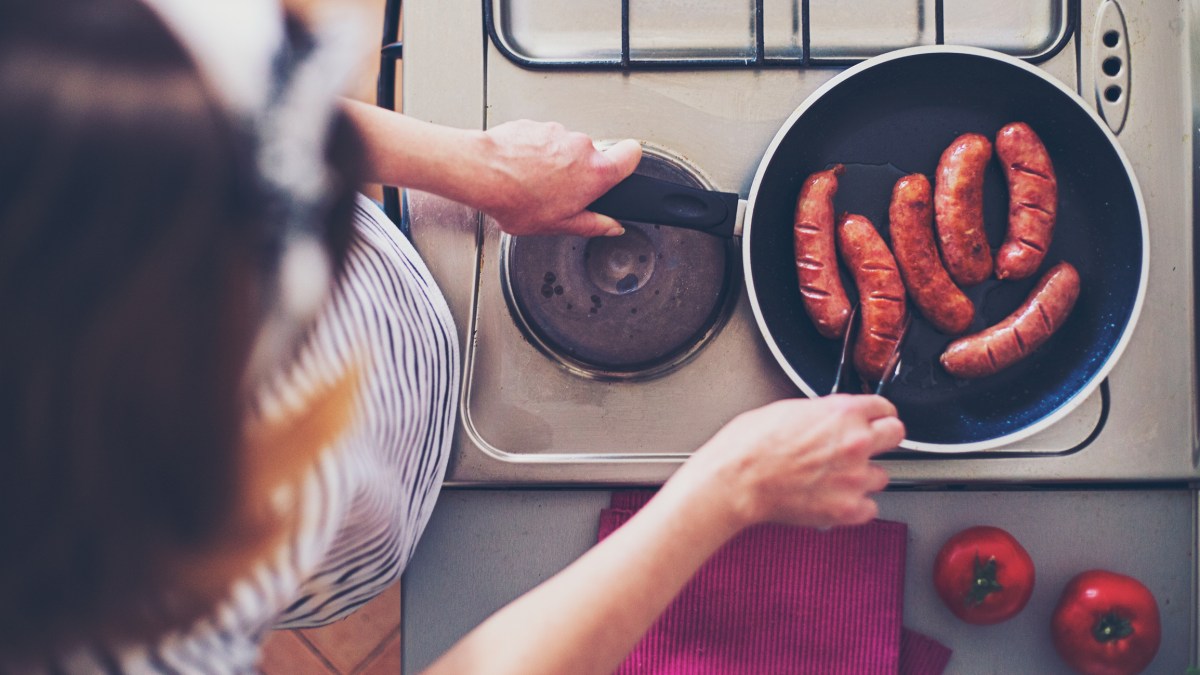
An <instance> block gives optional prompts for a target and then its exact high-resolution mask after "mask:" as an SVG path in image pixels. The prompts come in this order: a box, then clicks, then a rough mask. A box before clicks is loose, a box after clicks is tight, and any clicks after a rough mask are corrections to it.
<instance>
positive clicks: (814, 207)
mask: <svg viewBox="0 0 1200 675" xmlns="http://www.w3.org/2000/svg"><path fill="white" fill-rule="evenodd" d="M844 170H845V169H844V167H843V166H842V165H841V164H837V165H835V166H834V167H833V168H831V169H827V170H825V171H818V172H816V173H814V174H812V175H810V176H809V177H808V178H807V179H806V180H805V181H804V187H803V188H801V190H800V197H799V199H797V200H796V216H795V218H794V219H793V221H792V222H793V225H792V233H793V238H794V240H795V253H796V275H797V276H798V277H799V279H800V297H801V298H803V300H804V309H805V310H806V311H807V312H808V315H809V316H810V317H812V320H813V323H814V324H816V326H817V332H818V333H820V334H821V335H824V336H825V337H827V338H830V339H834V340H837V339H841V337H842V336H843V335H845V334H846V324H847V323H848V322H849V321H850V299H849V298H847V297H846V289H845V288H843V287H842V278H841V276H840V275H839V274H838V265H837V249H836V247H835V243H834V234H833V195H834V194H835V193H836V192H837V188H838V176H840V175H842V172H843V171H844Z"/></svg>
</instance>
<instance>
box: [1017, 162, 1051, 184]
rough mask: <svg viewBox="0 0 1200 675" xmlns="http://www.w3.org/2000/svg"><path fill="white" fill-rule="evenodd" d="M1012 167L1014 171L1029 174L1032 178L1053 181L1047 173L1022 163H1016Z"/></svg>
mask: <svg viewBox="0 0 1200 675" xmlns="http://www.w3.org/2000/svg"><path fill="white" fill-rule="evenodd" d="M1010 166H1011V167H1012V170H1013V171H1020V172H1021V173H1027V174H1029V175H1030V176H1037V177H1038V178H1041V179H1042V180H1046V181H1048V180H1053V179H1052V178H1051V177H1050V175H1049V174H1047V173H1046V172H1044V171H1038V170H1037V169H1034V168H1032V167H1030V166H1029V165H1027V164H1021V163H1020V162H1014V163H1013V164H1011V165H1010Z"/></svg>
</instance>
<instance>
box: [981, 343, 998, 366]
mask: <svg viewBox="0 0 1200 675" xmlns="http://www.w3.org/2000/svg"><path fill="white" fill-rule="evenodd" d="M985 347H986V350H985V351H987V355H988V361H990V362H991V363H992V368H994V369H998V368H999V367H1000V364H999V363H998V362H997V361H996V355H995V354H994V353H992V345H991V344H987V345H985Z"/></svg>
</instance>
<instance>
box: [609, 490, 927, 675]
mask: <svg viewBox="0 0 1200 675" xmlns="http://www.w3.org/2000/svg"><path fill="white" fill-rule="evenodd" d="M652 494H653V493H647V492H617V493H614V494H613V497H612V502H611V506H610V508H608V509H605V510H603V511H602V512H601V513H600V531H599V538H600V539H603V538H604V537H606V536H608V535H609V534H610V533H612V532H613V531H614V530H616V529H617V528H618V527H620V526H621V525H622V524H623V523H624V522H625V521H626V520H628V519H629V518H630V517H631V516H632V515H633V513H634V512H635V511H636V510H637V509H638V508H641V506H642V505H643V504H645V503H646V501H648V500H649V498H650V497H651V496H652ZM907 531H908V528H907V526H906V525H904V524H903V523H896V522H890V521H883V520H876V521H873V522H871V523H868V524H867V525H863V526H860V527H853V528H834V529H833V530H830V531H828V532H820V531H817V530H813V529H807V528H798V527H787V526H783V525H761V526H758V527H754V528H751V529H749V530H746V531H745V532H743V533H742V534H740V535H738V536H737V537H736V538H734V539H733V540H732V541H731V542H729V544H727V545H726V546H725V547H723V548H722V549H721V550H719V551H717V553H716V554H715V555H714V556H713V557H712V558H711V559H710V560H709V561H708V562H707V563H706V564H705V565H704V566H703V567H702V568H701V569H700V570H699V571H698V572H697V573H696V576H695V577H694V578H693V579H692V580H691V581H690V582H688V584H687V585H686V586H685V587H684V588H683V591H682V592H681V593H680V595H679V597H677V598H676V599H675V601H674V602H673V603H672V604H671V605H669V606H668V607H667V609H666V611H665V612H664V613H663V615H662V616H660V617H659V619H658V621H657V622H656V623H655V624H654V625H653V626H652V627H651V628H650V631H649V632H648V633H647V634H646V636H645V637H644V638H643V639H642V641H641V642H640V643H638V645H637V646H636V647H635V648H634V650H633V651H632V652H631V653H630V655H629V657H628V658H627V659H626V660H625V662H624V663H623V664H622V665H621V667H620V668H618V670H617V672H618V673H622V674H626V673H656V674H662V675H668V674H676V673H680V674H683V673H687V674H691V673H713V674H718V673H719V674H726V673H727V674H730V675H734V674H741V673H755V674H759V673H821V674H822V675H824V674H829V675H836V674H838V673H846V674H847V675H872V674H874V673H880V674H883V673H887V674H889V675H890V674H892V673H897V672H899V673H902V675H926V674H928V675H937V674H940V673H941V672H942V670H944V668H945V666H946V662H947V661H948V660H949V657H950V650H948V649H946V648H945V647H943V646H942V645H940V644H938V643H937V642H936V641H934V640H932V639H930V638H927V637H925V636H923V635H920V634H918V633H913V632H911V631H904V635H903V639H902V631H901V625H900V622H901V618H902V616H903V592H904V556H905V546H906V543H907Z"/></svg>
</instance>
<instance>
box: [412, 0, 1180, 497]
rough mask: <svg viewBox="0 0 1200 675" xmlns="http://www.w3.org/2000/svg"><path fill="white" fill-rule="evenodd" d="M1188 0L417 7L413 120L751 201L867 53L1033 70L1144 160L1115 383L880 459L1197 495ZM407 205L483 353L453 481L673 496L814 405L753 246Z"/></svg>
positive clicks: (902, 479) (477, 351)
mask: <svg viewBox="0 0 1200 675" xmlns="http://www.w3.org/2000/svg"><path fill="white" fill-rule="evenodd" d="M1195 4H1196V3H1195V2H1192V3H1169V2H1154V3H1133V2H1116V1H1114V0H1005V1H1004V2H999V1H995V0H993V1H990V2H989V1H986V0H972V1H968V0H955V1H954V2H947V1H944V0H932V1H925V0H908V1H900V0H878V1H875V2H869V1H864V2H856V3H853V8H851V7H850V4H849V3H845V2H842V3H839V2H837V1H836V0H736V1H734V0H708V1H706V2H697V1H687V2H685V1H683V0H657V1H655V2H649V1H647V0H589V1H588V2H582V1H581V2H572V3H561V2H555V1H554V0H482V2H481V0H439V1H438V2H409V3H406V6H405V24H406V26H408V30H407V31H406V35H405V41H404V80H403V81H404V87H405V111H406V113H408V114H409V115H412V116H415V117H418V118H421V119H426V120H429V121H433V122H437V123H440V124H447V125H451V126H458V127H466V128H488V127H492V126H496V125H498V124H501V123H503V122H506V121H509V120H514V119H520V118H530V119H540V120H555V121H559V122H561V123H563V124H565V125H566V126H567V127H568V128H572V129H575V130H579V131H583V132H585V133H587V134H589V135H591V136H592V137H593V138H595V139H597V140H601V141H608V140H615V139H621V138H627V137H632V138H637V139H639V140H641V141H642V142H643V144H644V147H645V149H646V153H645V159H644V160H643V162H642V165H641V167H639V172H641V173H647V174H650V175H654V176H658V177H664V178H669V179H671V180H675V181H676V182H682V183H688V184H691V185H695V186H700V187H706V188H711V189H717V190H721V191H726V192H737V193H740V194H741V195H742V196H743V197H745V196H746V195H747V194H748V192H749V189H750V185H751V182H752V179H753V177H754V173H755V170H756V169H757V167H758V164H759V161H760V159H761V158H762V153H763V152H764V150H765V149H766V148H767V147H768V145H769V144H770V142H771V139H772V137H773V136H774V135H775V133H776V132H777V131H778V129H779V128H780V126H781V125H782V124H783V123H784V121H785V120H786V119H787V118H788V116H789V115H790V114H791V113H792V112H793V110H795V108H796V107H797V106H798V105H799V104H800V103H801V102H802V101H803V100H804V99H805V98H806V97H807V96H808V95H809V94H811V93H812V92H813V91H814V90H816V89H817V88H818V87H820V86H821V85H822V84H823V83H825V82H827V81H828V80H829V79H830V78H832V77H834V76H835V75H837V74H838V73H839V72H841V71H842V70H844V69H845V68H846V67H848V66H849V65H851V64H853V63H856V62H858V61H860V60H862V59H864V58H868V57H870V56H873V55H876V54H880V53H884V52H887V51H890V50H893V49H897V48H903V47H910V46H917V45H931V44H943V43H945V44H964V45H972V46H978V47H985V48H991V49H996V50H999V51H1003V52H1005V53H1008V54H1010V55H1013V56H1016V57H1018V58H1022V59H1025V60H1027V61H1028V62H1030V63H1032V64H1035V65H1036V66H1038V67H1039V68H1041V69H1043V70H1044V71H1045V72H1046V73H1048V74H1049V75H1051V76H1052V77H1054V78H1057V79H1058V80H1060V81H1061V82H1063V83H1064V84H1065V85H1066V86H1068V87H1069V88H1071V89H1074V90H1075V91H1076V92H1078V93H1079V94H1080V95H1081V97H1082V98H1083V99H1084V100H1085V101H1088V102H1089V103H1090V104H1091V105H1093V106H1094V107H1095V108H1096V110H1097V112H1098V113H1100V114H1101V116H1102V117H1103V119H1104V120H1105V122H1106V123H1107V124H1108V125H1109V126H1110V128H1111V129H1112V130H1113V131H1114V133H1116V134H1117V137H1118V139H1119V141H1120V143H1121V146H1122V148H1123V150H1124V152H1125V153H1126V154H1127V155H1128V157H1129V159H1130V161H1131V163H1132V165H1133V167H1134V172H1135V174H1136V176H1137V178H1138V181H1139V183H1140V185H1141V188H1142V192H1143V197H1144V198H1145V202H1146V209H1147V213H1148V219H1149V229H1150V239H1149V250H1150V264H1149V280H1148V287H1147V296H1146V298H1147V299H1146V302H1145V304H1144V306H1143V308H1142V310H1141V316H1140V319H1139V322H1138V326H1137V329H1136V330H1135V332H1134V334H1133V337H1132V340H1131V341H1130V343H1129V345H1128V347H1127V348H1126V350H1125V352H1124V354H1123V356H1122V357H1121V359H1120V361H1119V362H1118V363H1117V365H1116V367H1115V368H1114V369H1113V371H1112V372H1111V373H1110V375H1109V377H1108V378H1107V379H1106V380H1105V382H1104V383H1103V384H1102V385H1101V387H1100V388H1099V389H1098V390H1097V391H1096V392H1095V393H1094V394H1093V395H1092V396H1090V397H1089V398H1088V399H1087V400H1085V401H1084V402H1083V404H1082V405H1080V406H1079V407H1078V408H1076V409H1075V410H1074V411H1073V412H1072V413H1071V414H1069V415H1067V416H1066V417H1065V418H1063V419H1062V420H1060V421H1058V422H1056V423H1054V424H1053V425H1051V426H1050V427H1048V428H1046V429H1044V430H1043V431H1040V432H1038V433H1037V434H1036V435H1034V436H1031V437H1029V438H1025V439H1023V440H1020V441H1018V442H1016V443H1013V444H1012V445H1009V446H1005V447H1001V448H997V449H994V450H989V451H987V452H976V453H970V454H955V455H944V454H938V455H930V454H925V453H916V452H907V451H905V452H896V453H893V454H891V455H888V456H887V457H886V458H885V459H884V460H883V463H884V464H885V466H886V468H887V470H888V471H889V473H890V474H891V476H892V478H893V482H894V484H897V485H904V484H909V485H913V486H926V487H928V486H938V485H946V484H997V483H1012V484H1021V485H1028V484H1037V483H1051V482H1064V481H1065V482H1103V483H1109V482H1122V483H1135V484H1143V483H1162V482H1169V483H1183V482H1187V483H1195V482H1196V481H1197V480H1198V479H1200V471H1198V470H1197V461H1198V452H1200V442H1198V441H1197V393H1196V347H1195V335H1196V316H1197V315H1196V312H1195V295H1196V294H1195V288H1196V283H1195V270H1194V262H1195V251H1194V242H1193V220H1194V219H1193V189H1194V188H1193V182H1192V181H1193V161H1194V160H1193V148H1192V144H1191V131H1192V129H1193V113H1192V110H1191V108H1192V106H1193V104H1194V101H1193V98H1192V97H1193V92H1192V90H1191V82H1192V81H1193V80H1194V79H1195V77H1196V72H1195V69H1196V68H1197V67H1198V66H1197V64H1200V61H1196V57H1195V56H1194V54H1193V52H1192V49H1193V47H1192V42H1193V41H1194V40H1193V38H1192V36H1191V34H1190V32H1189V31H1191V32H1195V31H1196V30H1197V26H1196V25H1195V22H1196V20H1197V16H1193V12H1197V11H1198V10H1197V8H1195V7H1193V5H1195ZM681 17H685V18H681ZM448 45H454V47H453V48H448V47H447V46H448ZM947 86H953V83H947ZM404 202H405V204H404V205H405V208H404V221H405V224H406V225H407V226H409V227H410V228H411V233H412V237H413V239H414V242H415V243H416V245H417V248H418V249H419V250H420V251H421V253H422V255H423V256H424V257H425V259H426V261H427V262H428V264H429V266H430V269H431V271H432V272H433V274H434V276H435V277H436V278H437V279H438V282H439V284H440V285H441V287H442V289H443V292H444V293H445V295H446V297H447V300H448V302H449V304H450V307H451V310H452V311H453V313H454V316H455V319H456V321H457V323H458V328H459V331H460V335H461V338H462V344H463V345H464V350H463V352H464V358H465V364H464V370H463V372H464V380H463V389H462V392H461V416H460V425H459V428H458V431H457V434H456V440H455V450H454V455H453V457H452V459H451V464H450V470H449V471H450V473H449V481H450V483H451V484H459V485H474V484H486V485H514V486H515V485H535V484H536V485H573V484H586V485H629V484H653V483H659V482H661V481H662V480H664V479H665V478H667V477H668V476H669V475H670V473H671V472H672V471H673V470H674V469H675V468H676V467H677V466H678V464H679V463H680V462H681V461H683V460H684V459H685V458H686V457H687V455H688V453H689V452H690V451H691V450H693V449H695V448H696V447H698V446H699V445H700V444H701V443H703V442H704V441H705V440H707V439H708V438H709V437H710V436H711V435H712V434H713V433H714V432H715V431H716V430H717V429H718V428H720V426H721V425H723V424H724V423H725V422H727V421H728V420H729V419H731V418H732V417H734V416H735V415H737V414H738V413H740V412H743V411H745V410H749V409H751V408H754V407H757V406H759V405H763V404H765V403H768V402H770V401H773V400H777V399H780V398H784V397H794V396H800V395H802V394H801V392H800V391H799V390H798V389H797V388H796V387H795V386H794V385H793V384H792V382H791V381H790V380H789V379H788V378H787V376H786V375H785V374H784V373H783V372H782V370H781V369H780V367H779V365H778V364H777V362H776V361H775V359H774V358H773V357H772V355H771V353H770V351H769V350H768V348H767V346H766V345H765V343H764V341H763V339H762V337H761V334H760V333H759V330H758V328H757V326H756V324H755V319H754V316H753V312H752V310H751V308H750V305H749V301H748V299H747V296H746V291H745V288H744V287H743V284H742V281H741V271H740V269H738V267H737V266H738V259H739V256H740V252H739V242H738V241H737V240H732V241H729V240H718V239H715V238H713V237H709V236H708V235H703V234H696V233H691V232H682V231H678V230H675V229H673V228H665V227H663V228H656V227H653V226H642V225H636V224H634V225H631V226H629V227H628V231H627V233H626V234H625V235H624V236H622V237H620V238H616V239H612V240H599V239H597V240H590V241H589V240H586V239H582V238H549V237H546V238H512V237H508V236H507V235H503V234H502V233H501V232H500V231H499V230H498V228H497V227H496V225H495V223H493V222H491V221H490V220H488V219H487V218H485V217H481V216H480V214H478V213H477V212H475V211H472V210H470V209H467V208H465V207H462V206H460V205H457V204H454V203H452V202H449V201H446V200H444V199H441V198H438V197H435V196H432V195H429V194H424V193H419V192H413V191H410V192H408V193H406V195H405V200H404ZM663 316H669V317H670V318H669V320H665V321H664V320H663V319H662V318H660V317H663Z"/></svg>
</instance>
